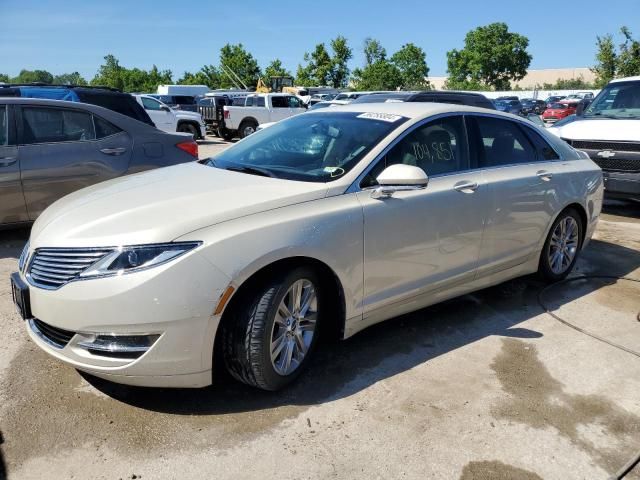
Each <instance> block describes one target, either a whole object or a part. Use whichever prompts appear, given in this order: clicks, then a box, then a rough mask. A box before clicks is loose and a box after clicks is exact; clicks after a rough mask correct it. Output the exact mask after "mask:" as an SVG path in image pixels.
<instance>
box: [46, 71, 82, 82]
mask: <svg viewBox="0 0 640 480" xmlns="http://www.w3.org/2000/svg"><path fill="white" fill-rule="evenodd" d="M53 83H56V84H58V85H86V84H87V81H86V80H85V79H84V77H83V76H82V75H80V74H79V73H78V72H72V73H62V74H60V75H56V76H54V77H53Z"/></svg>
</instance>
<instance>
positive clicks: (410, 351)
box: [0, 139, 640, 480]
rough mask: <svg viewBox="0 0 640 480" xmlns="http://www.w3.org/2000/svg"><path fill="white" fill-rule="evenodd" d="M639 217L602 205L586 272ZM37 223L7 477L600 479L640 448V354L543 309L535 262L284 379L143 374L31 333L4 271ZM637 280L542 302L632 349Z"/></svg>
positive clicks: (2, 353)
mask: <svg viewBox="0 0 640 480" xmlns="http://www.w3.org/2000/svg"><path fill="white" fill-rule="evenodd" d="M222 145H226V143H224V144H223V143H219V142H217V141H216V140H213V139H212V140H210V141H207V142H206V144H201V145H200V152H201V156H203V157H204V156H207V155H210V154H211V153H210V152H212V151H215V150H217V149H220V148H223V147H222ZM205 152H206V153H205ZM638 218H640V209H639V208H638V207H637V206H634V205H620V204H615V205H614V204H611V205H609V206H608V213H607V214H606V215H604V216H603V217H602V220H601V222H600V225H599V228H598V231H597V233H596V237H595V239H594V240H593V241H592V243H591V245H590V246H589V247H588V248H587V250H586V251H585V252H584V254H583V255H582V257H581V259H580V261H579V264H578V270H577V273H578V274H606V275H618V276H627V277H632V278H637V279H640V221H639V220H638ZM27 236H28V231H25V230H23V231H9V232H0V280H2V281H0V327H1V331H2V337H3V342H2V347H0V430H1V433H2V436H1V437H0V443H2V445H0V449H1V450H0V452H1V455H0V478H2V476H3V475H4V474H5V473H4V472H6V475H8V478H10V479H12V480H13V479H15V480H18V479H41V478H56V479H57V478H64V479H67V478H68V479H72V478H73V479H85V478H92V479H114V480H117V479H133V478H143V479H156V478H157V479H174V478H175V479H184V478H217V479H226V478H229V479H238V478H241V479H265V478H276V477H277V478H290V479H328V478H350V479H351V478H354V479H360V478H361V479H377V478H380V479H382V478H384V479H387V478H394V479H396V478H407V479H425V478H438V479H463V480H470V479H542V478H544V479H568V478H571V479H598V478H602V479H604V478H607V477H608V476H609V475H611V474H612V473H614V472H615V471H616V470H617V469H618V468H620V467H621V466H622V465H624V464H625V463H626V462H627V460H629V459H630V458H631V457H632V456H633V455H634V454H635V452H637V451H638V450H640V358H637V357H635V356H633V355H631V354H629V353H627V352H625V351H623V350H620V349H617V348H614V347H612V346H610V345H608V344H605V343H602V342H600V341H597V340H594V339H593V338H590V337H588V336H585V335H583V334H581V333H578V332H577V331H575V330H573V329H570V328H568V327H567V326H565V325H563V324H561V323H559V322H558V321H556V320H554V319H553V318H552V317H550V316H549V315H547V314H545V313H544V312H543V310H542V308H541V307H540V306H539V304H538V300H537V294H538V292H539V291H540V289H541V288H542V285H541V284H540V283H539V282H538V281H537V280H536V279H533V278H525V279H521V280H517V281H513V282H508V283H506V284H503V285H501V286H498V287H494V288H491V289H487V290H484V291H481V292H478V293H475V294H473V295H467V296H464V297H461V298H458V299H455V300H452V301H449V302H446V303H444V304H441V305H437V306H434V307H431V308H428V309H424V310H421V311H419V312H416V313H413V314H410V315H406V316H404V317H401V318H396V319H393V320H390V321H388V322H385V323H384V324H380V325H377V326H374V327H372V328H369V329H368V330H366V331H364V332H361V333H360V334H358V335H356V336H355V337H353V338H351V339H349V340H347V341H344V342H337V343H334V344H326V345H322V346H321V348H320V350H319V351H318V355H317V358H315V360H314V361H313V362H312V365H311V368H310V369H309V371H308V372H307V374H306V375H305V376H304V377H303V378H301V380H300V381H299V382H298V383H296V384H295V385H294V386H293V387H291V388H289V389H287V390H286V391H284V392H280V393H266V392H261V391H257V390H253V389H251V388H248V387H245V386H242V385H239V384H237V383H235V382H233V381H232V380H230V379H228V378H226V377H225V376H220V377H219V378H218V380H217V382H216V385H214V386H212V387H209V388H205V389H200V390H160V389H143V388H132V387H124V386H118V385H114V384H109V383H107V382H104V381H98V380H96V379H94V378H91V377H88V376H82V375H80V374H79V373H78V372H76V371H75V370H73V369H72V368H70V367H68V366H65V365H63V364H61V363H59V362H57V361H55V360H53V359H52V358H50V357H49V356H48V355H46V354H44V353H43V352H41V351H40V350H39V349H38V348H37V347H36V346H35V345H33V343H32V342H30V341H29V340H28V338H27V335H26V332H25V331H24V325H23V323H22V321H21V320H19V318H18V316H17V315H16V314H15V312H14V309H13V306H12V303H11V294H10V291H9V288H8V287H9V282H8V276H9V273H10V272H12V271H14V270H16V264H17V257H18V255H19V253H20V250H21V248H22V246H23V245H24V242H25V241H26V238H27ZM639 293H640V285H638V284H636V283H632V282H625V281H619V282H610V281H603V280H598V279H593V280H585V281H580V282H575V283H570V284H565V285H561V286H557V287H554V288H553V289H552V290H551V291H550V292H548V295H547V296H546V297H545V302H547V304H549V305H550V306H551V307H552V308H555V309H558V310H557V311H558V313H559V314H560V315H561V316H562V317H563V318H565V319H567V320H569V321H571V322H574V323H575V324H577V325H578V326H580V327H582V328H585V329H588V330H590V331H593V332H594V333H596V334H598V335H601V336H603V337H606V338H607V339H609V340H610V341H613V342H617V343H619V344H622V345H623V346H625V347H627V348H629V349H634V350H636V351H640V328H639V327H640V324H638V321H637V319H636V315H637V313H638V311H639V310H640V295H639ZM87 313H88V314H90V310H89V311H88V312H87ZM626 478H636V479H638V478H640V474H639V473H632V474H630V475H629V476H628V477H626Z"/></svg>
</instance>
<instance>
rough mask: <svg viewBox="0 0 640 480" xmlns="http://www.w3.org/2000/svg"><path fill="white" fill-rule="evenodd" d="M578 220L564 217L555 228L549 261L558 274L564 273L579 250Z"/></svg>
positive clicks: (550, 243) (548, 256) (554, 271)
mask: <svg viewBox="0 0 640 480" xmlns="http://www.w3.org/2000/svg"><path fill="white" fill-rule="evenodd" d="M578 235H579V229H578V222H576V220H575V219H574V218H573V217H571V216H567V217H565V218H563V219H562V220H561V221H560V222H558V224H557V225H556V227H555V228H554V230H553V233H552V234H551V241H550V242H549V252H548V255H547V261H548V262H549V267H550V268H551V271H552V272H553V273H555V274H556V275H560V274H562V273H564V272H565V271H566V270H567V269H568V268H569V267H570V266H571V264H572V262H573V259H574V258H575V256H576V253H577V252H578V240H579V238H578Z"/></svg>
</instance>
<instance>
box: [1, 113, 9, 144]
mask: <svg viewBox="0 0 640 480" xmlns="http://www.w3.org/2000/svg"><path fill="white" fill-rule="evenodd" d="M8 124H9V122H8V120H7V107H6V105H2V106H0V145H6V144H7V143H8V140H9V131H8Z"/></svg>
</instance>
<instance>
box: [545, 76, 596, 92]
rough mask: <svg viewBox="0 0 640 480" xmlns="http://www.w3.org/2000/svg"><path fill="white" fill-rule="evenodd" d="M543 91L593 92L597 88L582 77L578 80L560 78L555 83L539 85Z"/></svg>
mask: <svg viewBox="0 0 640 480" xmlns="http://www.w3.org/2000/svg"><path fill="white" fill-rule="evenodd" d="M536 87H537V88H538V89H541V90H591V89H595V88H597V87H596V86H595V85H594V84H593V83H588V82H586V81H585V79H584V77H583V76H582V75H579V76H578V77H577V78H559V79H558V80H556V82H555V83H543V84H542V86H540V85H537V86H536Z"/></svg>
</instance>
